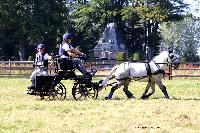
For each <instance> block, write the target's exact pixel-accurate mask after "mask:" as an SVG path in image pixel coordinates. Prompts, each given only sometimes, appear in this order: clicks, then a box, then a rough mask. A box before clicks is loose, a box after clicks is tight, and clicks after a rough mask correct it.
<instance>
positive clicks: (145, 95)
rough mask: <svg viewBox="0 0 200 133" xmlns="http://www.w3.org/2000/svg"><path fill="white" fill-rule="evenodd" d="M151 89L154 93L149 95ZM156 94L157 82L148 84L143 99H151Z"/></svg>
mask: <svg viewBox="0 0 200 133" xmlns="http://www.w3.org/2000/svg"><path fill="white" fill-rule="evenodd" d="M150 87H151V89H152V91H151V92H150V93H149V94H147V92H148V90H149V88H150ZM154 92H155V82H152V81H151V82H148V84H147V87H146V90H145V92H144V93H143V95H142V97H141V99H146V98H149V97H150V96H151V95H153V93H154Z"/></svg>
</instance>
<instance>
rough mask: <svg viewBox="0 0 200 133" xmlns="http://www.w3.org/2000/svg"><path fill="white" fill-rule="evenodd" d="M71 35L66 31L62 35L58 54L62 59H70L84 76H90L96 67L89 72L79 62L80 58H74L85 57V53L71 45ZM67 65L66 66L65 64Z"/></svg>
mask: <svg viewBox="0 0 200 133" xmlns="http://www.w3.org/2000/svg"><path fill="white" fill-rule="evenodd" d="M71 42H72V35H71V34H70V33H66V34H64V35H63V42H62V44H61V45H60V48H59V55H60V56H61V59H62V60H63V61H67V60H72V61H73V64H74V65H75V66H76V68H77V69H78V70H79V71H80V72H81V73H82V74H83V75H84V76H86V77H89V78H91V77H92V76H94V74H95V73H96V69H92V70H91V71H90V72H88V71H87V70H86V68H85V67H84V66H83V65H82V64H81V62H80V60H77V59H75V58H79V57H83V58H86V54H84V53H82V52H80V51H79V50H77V49H76V48H73V47H72V43H71ZM66 67H67V66H66Z"/></svg>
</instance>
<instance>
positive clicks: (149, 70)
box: [112, 61, 165, 82]
mask: <svg viewBox="0 0 200 133" xmlns="http://www.w3.org/2000/svg"><path fill="white" fill-rule="evenodd" d="M127 63H128V66H129V64H130V63H131V62H127ZM154 63H155V62H154ZM124 64H125V63H124ZM155 65H156V66H157V68H158V70H157V71H155V72H154V73H152V70H151V67H150V61H147V62H145V67H146V71H147V75H146V76H142V77H136V78H137V79H134V80H135V81H138V80H141V79H143V78H146V77H148V78H149V82H151V77H152V75H156V74H160V73H162V74H163V75H164V74H165V71H164V70H163V69H162V68H160V66H159V65H158V64H156V63H155ZM129 68H130V67H129ZM112 78H114V77H112ZM128 79H129V80H131V78H130V69H129V76H128V78H123V79H116V80H118V81H120V80H128Z"/></svg>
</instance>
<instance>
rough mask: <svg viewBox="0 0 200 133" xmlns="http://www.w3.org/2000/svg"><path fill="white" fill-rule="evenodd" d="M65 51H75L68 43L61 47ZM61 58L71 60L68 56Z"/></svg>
mask: <svg viewBox="0 0 200 133" xmlns="http://www.w3.org/2000/svg"><path fill="white" fill-rule="evenodd" d="M61 48H62V49H63V50H64V51H69V50H71V49H73V47H72V45H70V44H68V43H63V44H62V47H61ZM61 58H69V57H68V56H66V55H64V54H63V55H62V56H61Z"/></svg>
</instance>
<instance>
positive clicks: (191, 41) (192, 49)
mask: <svg viewBox="0 0 200 133" xmlns="http://www.w3.org/2000/svg"><path fill="white" fill-rule="evenodd" d="M161 33H162V37H163V42H162V47H165V48H171V49H174V50H175V51H176V52H177V53H178V54H179V55H181V57H183V58H186V61H189V62H193V61H199V56H198V48H199V43H200V39H199V38H200V23H199V22H198V21H196V19H195V18H193V17H187V18H185V19H184V20H183V21H180V22H174V23H171V24H169V23H163V24H162V25H161Z"/></svg>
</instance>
